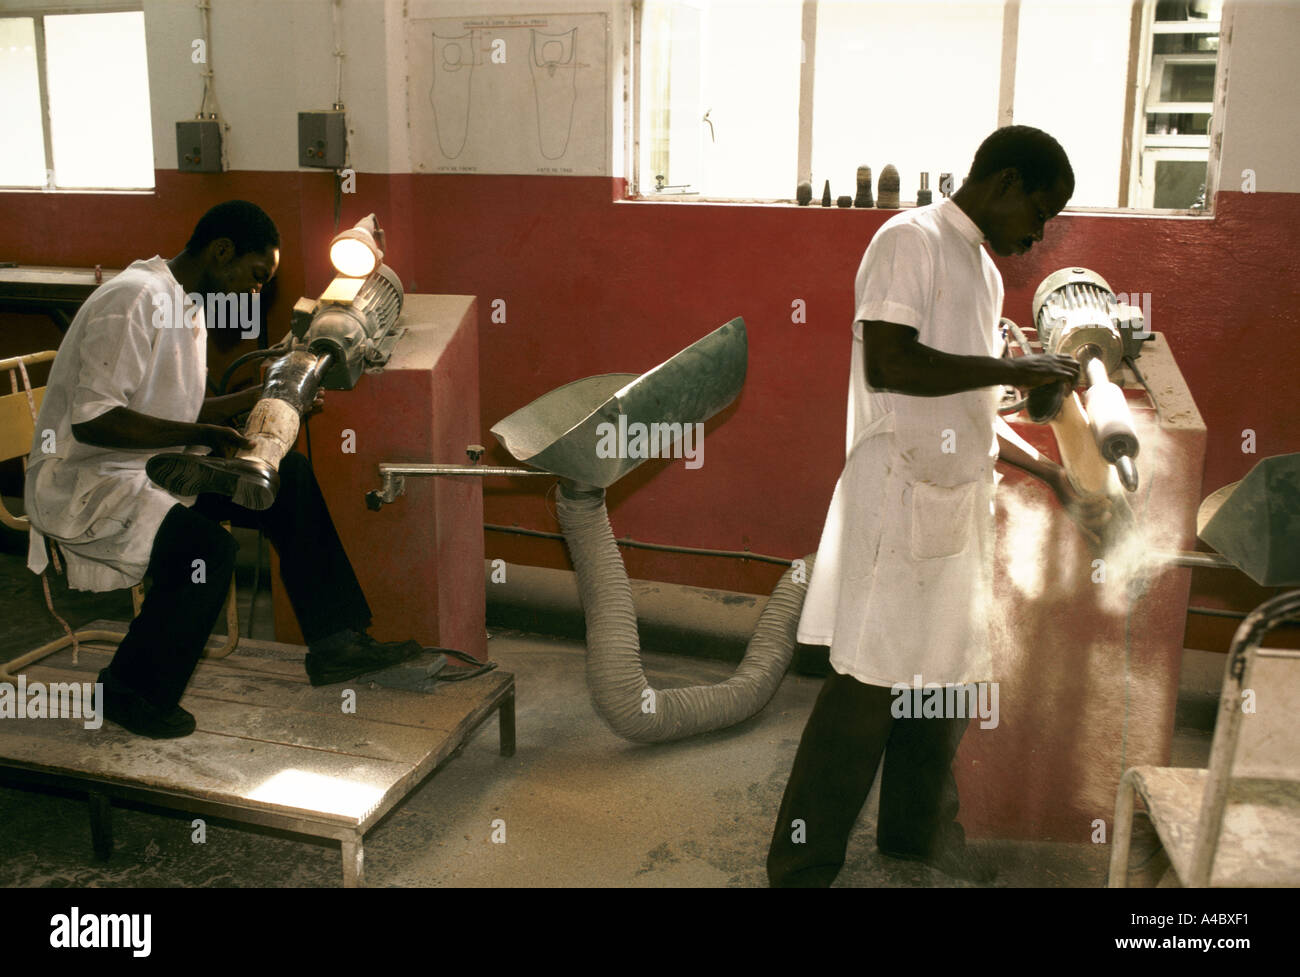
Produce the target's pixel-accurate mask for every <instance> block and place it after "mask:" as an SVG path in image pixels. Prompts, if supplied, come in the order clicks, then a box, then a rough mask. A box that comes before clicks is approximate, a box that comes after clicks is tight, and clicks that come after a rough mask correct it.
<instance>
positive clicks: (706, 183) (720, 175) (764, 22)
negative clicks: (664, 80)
mask: <svg viewBox="0 0 1300 977" xmlns="http://www.w3.org/2000/svg"><path fill="white" fill-rule="evenodd" d="M800 10H801V4H800V3H799V2H798V0H764V2H761V3H756V2H753V0H750V2H743V3H737V2H714V3H710V4H709V5H708V7H707V8H706V9H705V16H704V36H705V37H706V38H707V41H708V47H707V48H706V49H705V54H704V57H703V58H702V61H701V69H702V72H701V81H702V86H701V87H702V92H701V94H702V99H701V102H702V107H703V111H702V112H701V113H700V114H699V119H700V124H699V133H700V145H701V149H702V151H701V153H700V156H701V173H700V185H701V189H702V190H703V192H704V193H705V194H708V195H710V196H729V197H762V198H770V197H786V198H789V197H793V196H794V191H795V184H796V183H797V182H798V172H797V171H798V159H799V33H800V26H801V19H800ZM706 114H707V116H708V121H707V122H706V121H704V117H705V115H706ZM710 123H711V125H710Z"/></svg>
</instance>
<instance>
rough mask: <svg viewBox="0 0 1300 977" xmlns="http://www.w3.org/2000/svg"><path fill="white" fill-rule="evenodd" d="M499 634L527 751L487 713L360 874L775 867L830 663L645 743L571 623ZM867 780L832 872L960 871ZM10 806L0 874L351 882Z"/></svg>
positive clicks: (11, 552)
mask: <svg viewBox="0 0 1300 977" xmlns="http://www.w3.org/2000/svg"><path fill="white" fill-rule="evenodd" d="M3 535H4V536H5V537H6V538H5V539H3V540H0V548H2V549H3V552H0V620H3V621H4V622H5V623H4V625H3V629H2V630H0V658H3V659H7V658H10V657H13V656H15V655H16V654H18V653H20V652H21V651H23V650H26V649H28V648H31V647H34V646H36V645H37V644H39V643H41V642H43V641H45V640H49V639H50V638H51V637H53V636H56V635H57V634H58V633H59V629H58V627H57V626H55V625H52V623H51V621H50V618H49V617H48V613H47V612H46V611H45V609H44V601H43V598H42V597H41V592H40V586H39V582H37V580H36V578H34V577H33V576H32V575H31V574H29V573H27V572H26V570H25V569H24V567H23V559H22V556H21V554H20V552H18V550H19V549H20V547H19V546H18V545H17V542H16V540H15V539H14V538H13V534H9V533H4V534H3ZM252 550H253V546H252V544H251V542H246V543H245V545H244V546H243V548H242V551H241V557H242V558H243V561H244V562H243V564H242V565H241V577H242V578H245V579H247V577H248V576H249V575H250V572H251V563H250V560H251V551H252ZM264 579H265V578H264ZM55 589H56V601H57V606H58V607H59V608H60V610H61V612H62V613H63V614H64V615H65V616H66V617H67V618H68V619H69V623H71V624H72V625H73V626H77V625H78V624H80V623H82V622H84V621H89V620H92V619H94V618H96V617H111V618H116V619H126V618H127V617H129V602H128V600H127V598H126V596H125V594H124V593H117V594H110V595H86V594H75V593H70V592H68V591H67V590H66V588H65V587H63V586H62V584H61V582H60V583H59V584H57V585H56V588H55ZM244 589H245V594H244V598H243V601H242V603H243V604H244V605H245V607H244V608H243V609H242V610H243V613H246V605H247V599H248V598H247V588H246V587H245V588H244ZM124 604H128V606H126V607H123V605H124ZM259 605H260V607H261V610H260V612H259V619H258V622H257V626H256V628H255V636H258V637H262V636H266V637H269V636H270V602H269V600H267V599H266V598H265V596H263V597H262V598H261V599H260V600H259ZM243 619H244V620H247V618H243ZM489 653H490V655H491V658H492V659H493V660H495V661H497V662H499V663H500V667H502V668H504V669H508V670H510V671H512V672H514V673H515V674H516V682H517V689H518V750H517V753H516V755H515V756H514V757H511V758H503V757H501V756H499V755H498V752H497V730H496V723H495V721H489V722H487V723H485V724H484V725H483V726H482V727H480V728H479V730H478V731H477V732H476V733H475V734H474V735H473V736H472V737H471V738H470V740H469V741H468V742H467V743H466V745H465V747H464V749H463V751H462V752H461V753H460V754H459V755H457V756H453V757H452V758H451V759H450V760H449V761H448V762H447V763H446V764H444V766H443V767H442V768H441V769H439V770H438V771H436V772H435V773H434V774H433V775H432V776H431V777H430V778H429V779H428V780H426V781H425V782H424V783H423V784H422V785H421V786H420V787H419V788H418V789H417V790H415V791H414V793H412V795H411V796H410V797H409V798H408V799H407V800H406V801H405V802H404V803H403V804H401V805H400V806H399V807H398V808H396V809H395V810H394V811H393V812H392V813H391V814H390V815H389V817H388V818H387V819H386V820H385V821H384V822H383V823H381V824H380V826H379V827H378V828H376V829H375V830H374V831H373V832H372V833H371V834H370V835H369V836H368V837H367V842H366V876H367V883H368V884H369V885H371V886H466V887H480V886H635V887H642V886H644V887H661V886H683V887H685V886H729V887H730V886H740V887H745V886H763V885H766V875H765V871H764V859H765V856H766V851H767V845H768V840H769V838H770V835H771V831H772V824H773V818H774V817H775V815H776V810H777V808H778V806H779V803H780V799H781V794H782V792H783V790H784V787H785V782H786V778H787V777H788V775H789V771H790V764H791V763H792V761H793V757H794V751H795V748H796V746H797V744H798V740H799V735H800V733H801V732H802V729H803V725H804V723H805V721H806V720H807V717H808V714H809V711H810V710H811V707H812V703H813V700H814V698H815V696H816V694H817V691H818V689H819V688H820V684H821V683H820V680H819V679H811V678H806V677H801V676H799V675H796V674H794V673H791V674H788V675H787V676H786V678H785V680H784V681H783V682H782V684H781V687H780V689H779V690H778V692H777V694H776V697H775V698H774V699H773V701H772V702H771V703H770V704H769V705H768V706H767V707H766V708H765V709H764V710H763V711H762V712H761V713H759V715H758V716H756V717H754V718H752V719H750V720H748V721H747V722H745V723H744V724H742V725H740V726H737V727H734V728H732V729H730V730H726V731H722V732H719V733H713V734H709V735H706V736H700V737H697V738H695V739H691V740H687V741H684V742H681V743H673V744H663V745H649V746H645V745H636V744H631V743H628V742H626V741H624V740H622V739H620V738H619V737H617V736H615V735H614V734H613V733H611V732H610V731H609V730H608V729H607V728H606V727H605V726H604V725H603V723H602V722H601V721H600V719H599V718H598V717H597V716H596V714H595V712H594V711H593V709H592V707H591V704H590V700H589V698H588V694H587V691H586V680H585V675H584V649H583V647H582V645H581V644H580V643H579V642H575V641H572V640H569V639H563V638H552V637H547V636H539V635H533V634H526V633H523V632H520V631H497V632H495V633H493V635H492V638H491V641H490V642H489ZM1210 657H1213V656H1210ZM1218 660H1219V661H1220V662H1221V660H1222V659H1221V658H1219V659H1218ZM1212 664H1213V663H1212V662H1204V661H1199V660H1198V666H1197V667H1198V668H1199V669H1200V670H1201V671H1202V672H1204V673H1206V674H1213V668H1212V667H1211V666H1212ZM646 666H647V671H648V672H649V674H650V678H651V681H652V683H654V684H656V685H660V686H671V685H693V684H698V683H704V682H715V681H718V680H720V679H722V678H724V677H726V676H727V675H728V674H730V672H731V671H732V668H733V666H732V665H731V664H728V663H726V662H718V661H710V660H704V659H695V658H685V657H681V656H667V655H649V654H648V655H646ZM1189 672H1190V670H1189ZM1203 698H1204V695H1203V692H1202V693H1198V692H1197V691H1196V690H1195V689H1189V690H1188V694H1187V695H1186V696H1185V697H1184V699H1185V701H1186V703H1187V708H1186V709H1181V710H1180V717H1184V716H1188V717H1192V719H1193V721H1195V720H1196V719H1197V718H1198V717H1202V716H1203V715H1204V712H1203V710H1202V709H1201V708H1200V707H1201V705H1202V704H1203V703H1202V702H1201V700H1202V699H1203ZM1210 715H1211V716H1212V715H1213V713H1212V711H1211V713H1210ZM1180 721H1182V720H1181V719H1180ZM1210 737H1211V732H1210V730H1208V729H1205V728H1203V727H1199V728H1198V727H1197V726H1195V725H1188V726H1185V727H1180V729H1179V731H1178V734H1177V736H1176V742H1175V755H1174V763H1175V764H1178V765H1204V763H1205V760H1206V758H1207V757H1208V753H1209V744H1210ZM876 795H877V792H876V791H875V790H873V792H872V797H871V799H870V800H869V801H868V805H867V808H866V809H865V810H864V812H863V815H862V820H861V822H860V823H859V826H858V829H857V830H856V832H855V833H854V835H853V838H852V840H851V842H850V846H849V853H848V861H847V864H846V866H845V869H844V871H843V872H842V873H841V875H840V877H839V879H838V880H837V885H840V886H899V887H930V886H935V887H938V886H945V887H947V886H962V885H966V883H961V882H956V881H954V880H951V879H948V878H947V877H946V876H944V875H942V874H940V873H938V872H936V871H934V870H932V869H929V868H927V867H925V866H920V865H916V864H913V863H906V862H898V861H894V860H892V859H888V858H885V857H883V856H881V855H879V854H878V853H877V852H876V851H875V848H874V835H875V830H874V829H875V807H876ZM498 819H500V820H501V821H504V823H505V843H504V844H497V843H493V841H492V836H493V833H494V827H497V825H494V822H496V821H497V820H498ZM0 823H2V824H4V825H5V844H4V850H3V854H0V885H5V886H52V887H72V888H84V887H101V886H109V887H115V886H158V887H170V886H183V887H201V886H269V887H278V886H338V885H340V884H341V878H342V876H341V867H340V866H341V862H340V855H339V849H338V847H337V845H336V844H334V843H327V842H321V841H313V840H310V839H301V838H299V837H297V836H292V835H286V834H281V833H278V832H274V831H269V830H265V829H260V828H254V827H249V826H244V825H236V824H233V823H223V822H219V821H212V822H211V823H209V825H208V827H207V839H206V843H204V844H195V843H193V842H192V841H191V833H192V828H191V825H190V818H189V817H188V816H185V815H181V814H177V813H174V812H168V811H165V810H161V809H153V808H143V807H129V806H120V805H119V806H116V807H115V808H114V842H115V843H114V853H113V855H112V857H111V859H110V860H109V861H108V862H107V863H101V862H97V861H96V860H95V858H94V856H93V855H92V853H91V850H90V833H89V822H88V815H87V810H86V804H85V802H84V800H82V799H81V798H80V797H78V796H77V795H75V794H66V795H65V794H58V793H55V792H51V791H45V790H34V789H29V788H25V787H16V786H11V785H3V784H0ZM986 844H987V846H988V848H989V850H990V851H992V852H993V853H994V854H995V855H996V857H997V858H998V859H999V861H1000V864H1001V866H1002V869H1001V875H1000V876H999V878H998V880H997V882H996V883H995V885H996V886H998V887H1002V886H1033V887H1078V886H1085V887H1087V886H1101V885H1104V884H1105V877H1106V868H1107V860H1108V858H1109V849H1108V847H1107V846H1104V845H1069V844H1044V843H1018V842H996V843H986ZM1150 851H1151V846H1150V844H1146V845H1145V846H1144V845H1143V844H1142V843H1141V842H1140V841H1137V840H1135V859H1138V858H1144V857H1146V855H1148V854H1149V853H1150ZM1157 857H1158V856H1157Z"/></svg>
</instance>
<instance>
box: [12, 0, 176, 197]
mask: <svg viewBox="0 0 1300 977" xmlns="http://www.w3.org/2000/svg"><path fill="white" fill-rule="evenodd" d="M85 14H140V15H141V17H143V16H144V5H143V4H142V3H104V4H84V3H83V4H76V5H73V4H69V5H68V6H66V7H64V6H44V7H15V8H4V9H0V20H31V21H32V22H33V43H34V44H35V46H36V74H37V79H36V83H37V89H38V91H39V92H40V99H41V137H42V141H43V143H44V146H45V183H44V184H42V185H40V186H32V185H17V184H2V185H0V193H101V194H102V193H113V194H152V193H155V192H156V191H157V189H158V187H157V183H156V182H155V184H154V186H151V187H60V186H57V185H54V184H52V183H51V181H52V180H54V179H56V178H57V174H56V170H55V168H54V134H53V132H52V130H51V128H50V87H49V78H48V76H47V69H48V65H47V58H46V53H45V18H46V17H66V16H69V15H85ZM147 26H148V25H147V24H146V31H145V36H146V39H147V38H148V29H147ZM146 51H147V47H146ZM149 104H150V111H151V112H152V107H153V98H152V93H150V100H149ZM150 125H151V126H152V119H150ZM155 162H156V159H155ZM155 169H156V167H155Z"/></svg>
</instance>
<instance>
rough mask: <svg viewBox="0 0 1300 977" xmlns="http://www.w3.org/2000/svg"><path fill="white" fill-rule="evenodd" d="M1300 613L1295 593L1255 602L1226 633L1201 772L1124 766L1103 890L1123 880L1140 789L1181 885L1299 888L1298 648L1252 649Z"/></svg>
mask: <svg viewBox="0 0 1300 977" xmlns="http://www.w3.org/2000/svg"><path fill="white" fill-rule="evenodd" d="M1297 617H1300V590H1295V591H1290V592H1288V593H1284V594H1280V595H1278V596H1277V597H1274V598H1272V599H1271V600H1268V601H1266V602H1265V603H1263V604H1261V605H1260V606H1259V607H1257V608H1255V610H1254V611H1252V612H1251V613H1250V614H1248V615H1247V616H1246V619H1245V620H1244V621H1242V623H1241V626H1240V627H1239V628H1238V629H1237V633H1236V635H1235V636H1234V637H1233V641H1232V647H1231V648H1230V649H1229V652H1228V661H1227V665H1226V667H1225V671H1224V676H1223V688H1222V692H1221V694H1220V698H1219V717H1218V722H1217V723H1216V724H1215V728H1214V742H1213V745H1212V747H1211V750H1210V763H1209V767H1208V769H1190V768H1178V767H1133V768H1131V769H1130V770H1128V771H1126V772H1125V773H1124V776H1123V778H1122V779H1121V780H1120V784H1119V790H1118V792H1117V796H1116V800H1115V836H1114V842H1113V844H1112V847H1111V859H1110V883H1109V884H1110V887H1111V888H1123V887H1124V886H1125V884H1126V881H1127V871H1128V855H1129V841H1130V837H1131V833H1132V827H1133V804H1134V796H1135V795H1141V797H1142V800H1143V803H1144V804H1145V805H1146V809H1147V813H1148V815H1149V816H1150V818H1151V821H1152V822H1153V823H1154V825H1155V828H1156V832H1157V833H1158V834H1159V836H1160V841H1161V843H1162V844H1163V845H1164V848H1165V851H1166V853H1167V854H1168V855H1169V860H1170V863H1171V866H1172V869H1173V871H1174V872H1175V873H1176V875H1177V877H1178V880H1179V881H1180V882H1181V883H1182V884H1183V885H1186V886H1193V887H1207V886H1213V887H1223V886H1233V887H1241V886H1288V887H1289V886H1296V885H1300V723H1297V722H1296V718H1295V717H1296V716H1297V715H1300V651H1290V650H1282V649H1277V648H1261V647H1259V643H1260V641H1261V640H1263V637H1264V635H1265V634H1266V633H1267V632H1268V631H1270V630H1271V629H1272V628H1274V627H1276V626H1277V625H1278V624H1280V623H1281V622H1282V621H1284V620H1287V619H1289V618H1297Z"/></svg>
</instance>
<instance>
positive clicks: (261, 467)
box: [146, 214, 404, 509]
mask: <svg viewBox="0 0 1300 977" xmlns="http://www.w3.org/2000/svg"><path fill="white" fill-rule="evenodd" d="M382 249H383V231H382V230H380V229H379V225H378V222H377V221H376V220H375V215H374V214H371V215H369V216H368V217H366V218H364V219H362V220H361V221H360V222H358V223H357V224H356V226H355V227H352V228H350V229H348V230H346V231H344V232H342V233H341V234H339V235H338V236H336V237H335V238H334V240H333V242H332V243H331V245H330V261H331V262H332V263H333V265H334V268H335V270H336V271H337V272H338V274H337V275H336V276H335V278H334V280H333V281H331V282H330V283H329V285H328V286H327V287H326V289H325V291H324V292H322V293H321V295H320V297H319V298H316V299H308V298H301V299H299V300H298V302H297V303H296V304H295V305H294V307H293V314H292V319H291V330H290V333H289V335H288V336H286V337H285V343H286V345H284V346H282V347H275V348H273V349H272V350H271V351H270V352H271V353H272V355H274V356H275V357H276V358H275V359H274V360H273V362H272V363H271V365H270V367H269V368H268V369H267V372H266V378H265V384H264V387H263V395H262V398H261V399H260V400H259V401H258V402H257V404H256V405H255V406H254V407H253V410H252V412H251V413H250V414H249V419H248V423H247V425H246V426H245V429H244V436H245V437H246V438H248V440H249V441H251V442H253V444H252V446H251V447H249V448H245V449H243V450H241V451H240V452H238V453H237V454H236V455H235V457H233V458H221V457H212V456H209V455H199V454H193V453H190V452H181V451H173V452H165V453H163V454H159V455H155V456H154V457H153V458H151V459H149V463H148V465H147V466H146V471H147V472H148V474H149V477H150V478H151V479H153V481H154V482H156V483H157V484H159V485H161V486H162V487H163V488H166V489H167V490H169V491H171V492H174V493H176V494H177V495H197V494H199V493H200V492H217V493H220V494H222V495H227V496H230V497H231V498H232V499H233V500H234V501H235V502H236V503H238V504H239V505H242V506H245V507H247V508H249V509H266V508H269V507H270V506H271V504H272V503H273V502H274V501H275V496H276V492H277V490H278V489H279V484H280V476H279V471H278V468H279V464H280V460H281V459H282V458H283V457H284V455H285V453H286V452H288V451H289V449H290V448H292V447H293V445H294V444H295V442H297V440H298V428H299V423H300V420H301V418H302V416H303V415H304V414H305V413H306V412H307V411H308V410H310V408H311V406H312V403H313V402H314V401H315V399H316V394H317V391H318V390H321V389H325V390H351V389H353V388H354V387H355V386H356V385H357V382H358V381H359V380H360V379H361V374H362V372H363V370H364V369H365V368H366V367H368V366H369V367H373V366H378V365H381V364H383V363H384V362H386V361H387V359H388V357H389V355H390V354H391V352H392V349H393V346H394V344H395V343H396V342H397V340H398V338H399V337H400V335H401V331H400V330H398V329H396V328H394V327H395V326H396V324H397V321H398V317H399V316H400V315H401V312H402V302H403V299H404V295H403V291H402V283H401V281H400V280H399V279H398V277H397V275H396V274H395V273H394V272H393V270H392V269H391V268H389V267H388V266H387V265H385V264H383V263H382V262H381V259H382V258H383V250H382Z"/></svg>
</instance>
